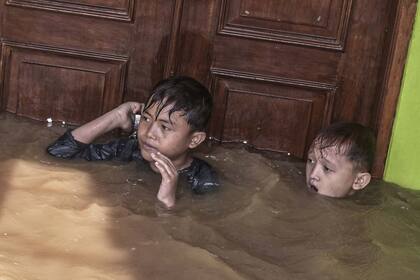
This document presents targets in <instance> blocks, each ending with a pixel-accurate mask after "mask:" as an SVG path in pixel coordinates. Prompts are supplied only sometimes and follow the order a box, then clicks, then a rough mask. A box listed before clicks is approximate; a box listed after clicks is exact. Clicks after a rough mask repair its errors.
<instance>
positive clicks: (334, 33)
mask: <svg viewBox="0 0 420 280" xmlns="http://www.w3.org/2000/svg"><path fill="white" fill-rule="evenodd" d="M351 4H352V1H351V0H329V1H327V0H304V1H287V0H264V1H255V0H232V1H223V2H222V7H221V13H220V15H221V18H220V25H219V30H218V31H219V33H220V34H229V35H233V36H239V37H248V38H259V39H263V40H269V41H278V42H287V43H295V44H302V45H307V46H315V47H322V48H330V49H339V50H342V49H343V48H344V43H345V38H346V33H347V26H348V22H349V17H350V11H351Z"/></svg>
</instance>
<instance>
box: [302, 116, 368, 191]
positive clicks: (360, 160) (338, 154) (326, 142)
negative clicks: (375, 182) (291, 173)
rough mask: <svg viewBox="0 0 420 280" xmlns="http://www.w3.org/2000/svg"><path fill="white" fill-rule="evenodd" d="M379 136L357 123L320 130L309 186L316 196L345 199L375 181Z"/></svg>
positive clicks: (311, 154)
mask: <svg viewBox="0 0 420 280" xmlns="http://www.w3.org/2000/svg"><path fill="white" fill-rule="evenodd" d="M374 153H375V136H374V135H373V133H372V132H371V131H370V129H368V128H367V127H364V126H362V125H360V124H357V123H335V124H333V125H331V126H329V127H327V128H326V129H324V130H322V131H320V132H319V133H318V135H317V136H316V137H315V139H314V141H313V142H312V145H311V147H310V149H309V152H308V161H307V163H306V185H307V187H308V188H309V189H310V190H311V191H314V192H316V193H319V194H321V195H325V196H330V197H345V196H348V195H352V194H353V193H354V192H356V191H358V190H361V189H363V188H365V187H366V186H367V185H368V184H369V182H370V180H371V174H370V171H371V168H372V164H373V159H374Z"/></svg>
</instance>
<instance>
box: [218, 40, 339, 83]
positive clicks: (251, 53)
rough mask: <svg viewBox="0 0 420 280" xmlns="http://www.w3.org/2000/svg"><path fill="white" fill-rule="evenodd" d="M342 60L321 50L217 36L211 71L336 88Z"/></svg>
mask: <svg viewBox="0 0 420 280" xmlns="http://www.w3.org/2000/svg"><path fill="white" fill-rule="evenodd" d="M340 57H341V55H340V53H339V52H333V53H332V52H326V51H324V50H321V49H318V48H305V47H303V46H291V45H288V44H278V43H270V42H266V41H262V40H251V39H237V38H235V37H232V36H217V37H216V38H215V40H214V50H213V63H212V68H220V69H229V70H233V71H239V72H243V73H249V74H254V75H256V76H258V75H265V76H275V77H282V78H286V79H292V80H301V81H310V82H319V83H327V84H331V85H333V84H336V82H337V65H338V63H339V61H340Z"/></svg>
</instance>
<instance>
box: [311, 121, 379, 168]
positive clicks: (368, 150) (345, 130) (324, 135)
mask: <svg viewBox="0 0 420 280" xmlns="http://www.w3.org/2000/svg"><path fill="white" fill-rule="evenodd" d="M375 145H376V139H375V136H374V134H373V132H372V131H371V130H370V129H369V128H368V127H365V126H363V125H361V124H358V123H348V122H347V123H346V122H339V123H334V124H332V125H330V126H328V127H327V128H325V129H323V130H321V131H320V132H319V133H318V135H317V136H316V137H315V140H314V141H313V143H312V147H313V146H316V147H317V148H318V149H319V150H320V151H321V153H322V151H323V150H324V149H325V148H329V147H336V148H337V152H338V153H339V154H341V155H344V156H346V157H347V158H348V159H349V160H350V161H351V162H352V164H353V167H354V168H355V169H356V170H357V171H359V172H370V171H371V169H372V165H373V159H374V156H375Z"/></svg>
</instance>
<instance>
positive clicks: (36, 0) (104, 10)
mask: <svg viewBox="0 0 420 280" xmlns="http://www.w3.org/2000/svg"><path fill="white" fill-rule="evenodd" d="M5 4H6V5H9V6H16V7H26V8H35V9H43V10H51V11H60V12H64V13H72V14H79V15H89V16H95V17H103V18H110V19H114V20H122V21H131V20H132V19H133V10H134V0H113V1H109V0H76V1H74V0H73V1H59V0H57V1H53V0H6V3H5Z"/></svg>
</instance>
